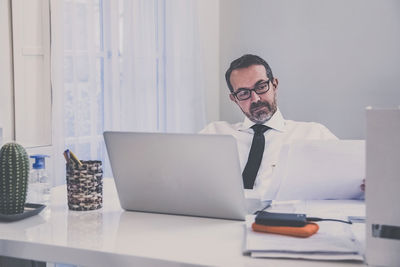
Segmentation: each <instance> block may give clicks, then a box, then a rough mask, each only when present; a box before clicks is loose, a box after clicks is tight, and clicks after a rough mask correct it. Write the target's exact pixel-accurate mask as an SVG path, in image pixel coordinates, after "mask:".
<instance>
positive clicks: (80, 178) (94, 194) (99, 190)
mask: <svg viewBox="0 0 400 267" xmlns="http://www.w3.org/2000/svg"><path fill="white" fill-rule="evenodd" d="M64 157H65V159H66V161H67V164H66V179H67V198H68V208H69V209H70V210H75V211H87V210H96V209H100V208H101V207H102V206H103V169H102V162H101V161H100V160H79V159H78V157H76V156H75V154H74V153H73V152H71V151H70V150H66V151H64Z"/></svg>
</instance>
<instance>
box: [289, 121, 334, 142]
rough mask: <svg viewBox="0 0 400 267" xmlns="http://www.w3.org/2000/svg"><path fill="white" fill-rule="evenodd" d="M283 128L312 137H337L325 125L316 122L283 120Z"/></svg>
mask: <svg viewBox="0 0 400 267" xmlns="http://www.w3.org/2000/svg"><path fill="white" fill-rule="evenodd" d="M285 128H286V131H288V132H291V133H293V134H296V135H304V137H309V138H312V139H313V138H317V139H337V137H336V136H335V135H334V134H333V133H332V132H331V131H330V130H329V129H328V128H327V127H326V126H325V125H323V124H321V123H318V122H306V121H293V120H285Z"/></svg>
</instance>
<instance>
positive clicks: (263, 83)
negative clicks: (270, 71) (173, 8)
mask: <svg viewBox="0 0 400 267" xmlns="http://www.w3.org/2000/svg"><path fill="white" fill-rule="evenodd" d="M270 82H271V79H268V81H262V82H260V83H259V84H256V85H255V86H254V88H252V89H247V88H239V89H238V90H237V91H236V92H232V93H231V94H232V95H233V96H234V97H236V99H237V100H239V101H245V100H248V99H250V98H251V91H254V93H255V94H257V95H262V94H265V93H267V92H268V91H269V89H270V86H269V83H270ZM263 85H265V86H266V87H267V90H265V92H264V91H262V92H257V91H256V90H257V89H259V87H260V86H263ZM243 91H249V92H250V93H249V97H247V98H244V99H239V97H238V96H237V94H239V93H240V92H243Z"/></svg>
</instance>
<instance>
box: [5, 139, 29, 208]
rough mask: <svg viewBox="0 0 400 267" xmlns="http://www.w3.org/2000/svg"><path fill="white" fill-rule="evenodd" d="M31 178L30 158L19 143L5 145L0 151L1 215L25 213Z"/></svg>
mask: <svg viewBox="0 0 400 267" xmlns="http://www.w3.org/2000/svg"><path fill="white" fill-rule="evenodd" d="M28 176H29V158H28V154H27V153H26V151H25V149H24V148H23V147H22V146H21V145H19V144H17V143H8V144H5V145H4V146H3V147H2V148H1V150H0V213H1V214H19V213H23V212H24V205H25V200H26V193H27V187H28Z"/></svg>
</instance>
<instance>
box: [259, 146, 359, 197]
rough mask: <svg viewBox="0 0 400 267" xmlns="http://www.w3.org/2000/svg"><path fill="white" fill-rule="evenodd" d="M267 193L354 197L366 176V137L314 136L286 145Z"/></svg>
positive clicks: (295, 195)
mask: <svg viewBox="0 0 400 267" xmlns="http://www.w3.org/2000/svg"><path fill="white" fill-rule="evenodd" d="M275 171H276V172H275V174H274V177H273V179H272V181H271V187H270V190H271V191H270V192H268V194H267V195H266V196H267V197H268V196H269V197H271V198H273V199H277V200H290V199H355V198H360V197H362V196H363V193H362V191H361V189H360V185H361V184H362V180H363V179H364V178H365V141H363V140H326V141H325V140H324V141H322V140H313V141H298V142H295V143H293V144H291V145H290V146H288V145H285V146H284V147H283V149H282V152H281V154H280V159H279V164H278V165H277V169H276V170H275Z"/></svg>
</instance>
